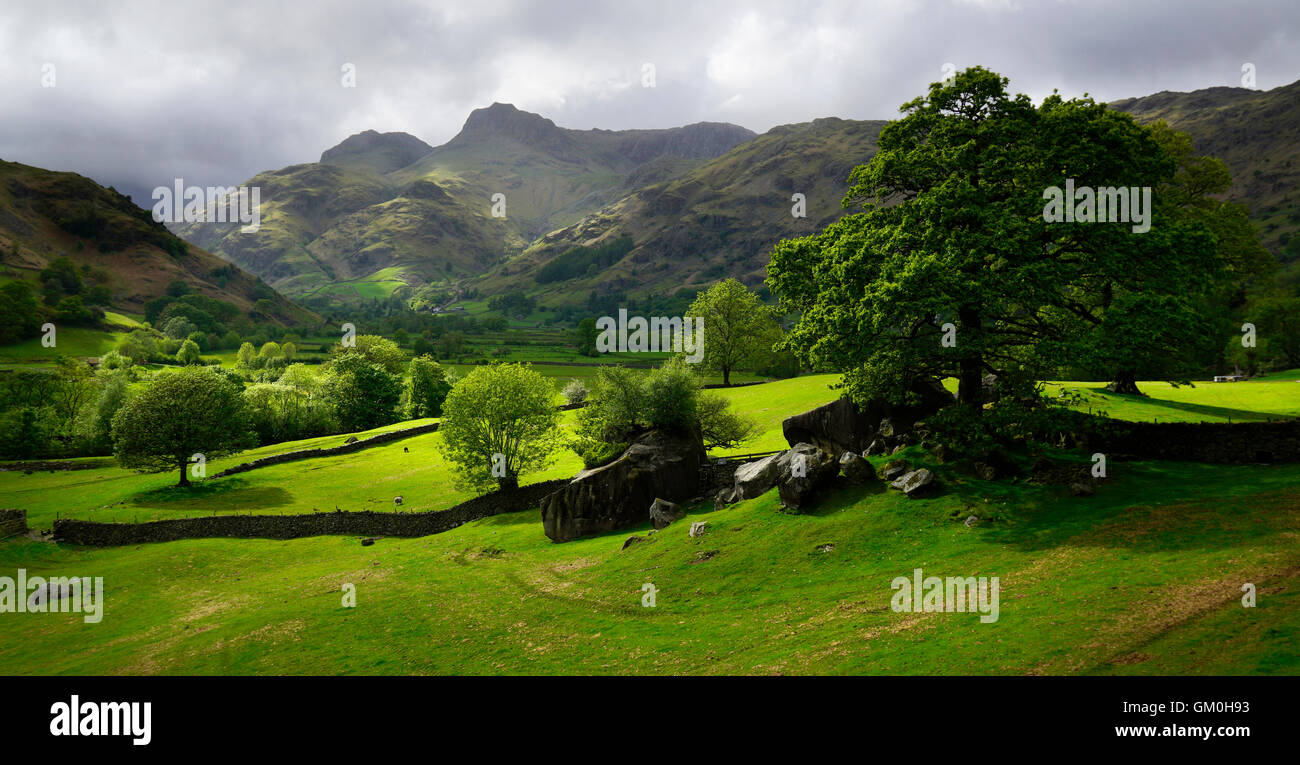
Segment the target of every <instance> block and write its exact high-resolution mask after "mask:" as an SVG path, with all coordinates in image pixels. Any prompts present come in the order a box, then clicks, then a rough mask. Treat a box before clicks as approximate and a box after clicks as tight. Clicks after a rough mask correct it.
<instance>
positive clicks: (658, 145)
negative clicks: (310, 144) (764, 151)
mask: <svg viewBox="0 0 1300 765" xmlns="http://www.w3.org/2000/svg"><path fill="white" fill-rule="evenodd" d="M753 135H754V134H753V133H752V132H750V131H748V130H745V129H744V128H741V127H737V126H735V125H726V124H719V123H700V124H697V125H688V126H685V127H679V128H670V129H662V130H623V131H609V130H571V129H568V128H561V127H557V126H556V125H555V123H553V122H552V121H551V120H548V119H546V118H544V117H541V116H540V115H536V114H532V113H529V112H524V111H521V110H519V109H516V108H515V107H513V106H511V105H508V104H493V105H492V106H489V107H486V108H482V109H476V110H474V111H473V112H472V113H471V114H470V115H469V117H468V119H466V121H465V125H464V127H463V128H462V130H461V131H460V132H459V133H458V134H457V135H456V136H455V137H454V138H453V139H452V140H451V141H448V142H447V143H446V144H444V145H442V146H438V147H436V148H429V147H428V146H427V144H425V143H424V142H422V141H420V140H419V139H417V138H414V137H413V136H409V135H406V134H404V133H377V132H374V131H366V132H364V133H360V134H357V135H354V136H351V137H349V138H348V139H347V140H345V141H343V142H342V143H340V144H339V145H338V146H335V147H333V148H331V149H328V150H326V151H325V152H324V153H323V154H322V155H321V161H320V162H318V163H311V164H305V165H294V166H291V167H286V168H284V169H281V170H277V171H272V172H266V173H261V174H258V175H256V176H254V177H253V178H251V179H249V180H248V181H247V182H245V184H244V185H247V186H256V187H259V188H260V189H261V192H260V193H261V200H262V226H261V229H260V230H259V231H258V232H256V233H251V234H250V233H244V232H242V231H240V230H239V226H238V225H236V224H220V223H191V224H181V225H178V226H176V229H175V230H176V231H177V233H178V234H180V235H181V236H183V237H185V238H186V239H187V240H189V241H192V242H194V243H196V244H198V245H200V246H202V247H204V248H207V249H210V250H212V251H213V252H216V253H218V254H220V255H222V256H223V257H226V258H228V259H230V260H231V261H232V262H234V263H237V264H239V265H241V266H243V267H245V268H247V269H249V270H250V271H252V272H254V273H257V274H259V275H260V276H262V277H263V278H264V279H266V280H267V281H268V282H270V283H271V284H272V285H273V286H275V287H276V288H277V289H280V290H282V291H284V292H285V293H286V294H289V295H291V296H294V297H300V298H303V299H307V300H315V299H317V298H322V297H329V298H331V299H336V300H337V299H343V300H348V299H370V298H375V297H385V296H387V295H391V294H392V293H393V292H395V291H397V290H401V289H403V288H404V287H410V288H413V289H417V288H421V287H424V286H427V285H440V284H441V285H447V284H452V283H456V282H460V281H462V280H465V279H467V278H471V277H477V276H479V275H481V274H483V273H485V272H486V271H488V270H489V269H491V268H492V266H494V265H495V264H497V263H499V262H502V261H504V260H506V259H508V258H510V257H511V256H513V255H515V254H517V253H519V252H521V251H523V250H524V249H525V248H526V247H527V246H528V245H529V243H530V242H532V241H533V240H534V239H535V238H537V237H538V236H539V235H541V234H544V233H546V232H549V231H552V230H554V229H556V228H560V227H563V226H567V225H570V224H572V223H574V222H576V221H579V220H581V219H582V218H583V217H584V216H586V215H587V214H589V213H591V212H594V211H596V210H598V209H600V208H601V207H602V206H604V205H606V204H609V203H610V202H613V201H615V200H617V199H619V198H620V197H622V196H624V195H626V194H627V193H628V192H629V191H631V190H632V188H634V186H629V181H632V182H633V183H636V184H639V183H642V182H646V181H660V180H663V179H667V178H671V177H676V176H678V175H680V174H682V173H684V172H687V171H689V170H690V169H692V168H694V167H696V166H698V165H699V164H701V163H702V162H704V161H707V160H708V159H711V158H713V157H716V156H719V155H720V154H722V153H724V152H726V151H727V150H728V149H730V148H732V147H733V146H735V145H737V144H738V143H741V142H743V141H745V140H748V139H749V138H752V137H753ZM497 194H501V195H503V198H504V212H505V216H504V217H498V216H494V214H493V212H494V210H493V207H494V199H501V198H502V197H496V196H495V195H497ZM413 289H412V290H407V291H406V293H405V294H409V293H410V292H412V291H413Z"/></svg>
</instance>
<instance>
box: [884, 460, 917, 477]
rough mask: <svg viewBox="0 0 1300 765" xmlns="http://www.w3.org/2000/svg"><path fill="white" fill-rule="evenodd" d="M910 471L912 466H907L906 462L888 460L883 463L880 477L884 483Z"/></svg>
mask: <svg viewBox="0 0 1300 765" xmlns="http://www.w3.org/2000/svg"><path fill="white" fill-rule="evenodd" d="M911 469H912V466H911V465H908V464H907V460H890V461H889V462H886V463H885V469H884V470H883V471H882V473H881V476H882V477H883V478H884V479H885V480H886V481H892V480H894V479H895V478H898V477H899V476H901V475H902V474H904V473H906V472H907V471H909V470H911Z"/></svg>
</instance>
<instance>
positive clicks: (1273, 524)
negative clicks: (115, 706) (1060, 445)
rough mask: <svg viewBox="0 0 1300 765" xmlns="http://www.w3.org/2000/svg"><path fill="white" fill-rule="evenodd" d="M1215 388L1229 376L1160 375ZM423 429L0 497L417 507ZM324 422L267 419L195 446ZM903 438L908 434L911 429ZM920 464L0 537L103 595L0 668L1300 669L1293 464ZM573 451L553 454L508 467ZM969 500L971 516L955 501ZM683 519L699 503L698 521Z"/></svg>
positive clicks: (34, 521) (1298, 502)
mask: <svg viewBox="0 0 1300 765" xmlns="http://www.w3.org/2000/svg"><path fill="white" fill-rule="evenodd" d="M834 380H835V378H834V376H829V375H827V376H810V377H804V378H798V379H796V380H786V381H780V382H775V383H770V384H766V385H761V386H752V387H745V388H736V389H731V390H725V391H722V395H724V396H726V397H727V398H729V399H731V400H732V402H733V405H734V406H736V408H737V409H738V410H740V411H742V412H745V413H746V414H748V415H749V416H751V417H752V418H753V419H754V420H755V421H756V422H757V423H758V425H759V431H760V432H759V436H758V438H757V439H756V440H755V442H753V443H751V444H746V445H744V446H743V447H741V448H740V449H738V450H736V451H740V452H750V451H763V450H767V449H772V448H779V447H781V446H783V445H784V441H783V439H781V436H780V424H781V420H782V419H783V418H784V417H786V416H789V415H790V414H794V413H797V412H800V411H805V410H807V409H809V408H811V407H813V406H816V405H818V404H820V403H823V402H825V401H829V400H831V399H833V398H834V397H835V396H836V395H837V393H836V391H834V390H831V389H830V388H829V387H828V386H829V384H830V383H833V382H834ZM1286 384H1288V381H1287V380H1286V379H1285V376H1283V377H1282V378H1279V379H1274V380H1268V381H1263V382H1254V383H1236V384H1230V385H1229V384H1221V385H1220V386H1209V385H1199V386H1197V387H1196V388H1183V389H1177V390H1166V389H1161V388H1159V387H1158V386H1157V385H1156V384H1153V383H1146V384H1143V385H1142V388H1143V390H1146V391H1148V392H1149V393H1151V394H1152V399H1151V401H1147V402H1138V403H1143V405H1145V406H1153V407H1156V408H1158V409H1159V411H1165V409H1166V408H1167V407H1164V406H1163V405H1162V403H1161V402H1174V403H1177V402H1179V401H1182V402H1184V403H1190V404H1198V405H1202V406H1221V407H1224V408H1228V409H1232V410H1234V411H1238V410H1239V411H1244V412H1247V413H1254V414H1258V415H1262V416H1267V415H1268V414H1269V413H1270V412H1272V411H1274V410H1275V409H1279V406H1278V400H1279V396H1280V400H1281V402H1282V404H1283V407H1282V408H1284V406H1285V404H1286V403H1287V400H1286V398H1285V395H1284V391H1285V390H1286V388H1285V387H1283V388H1281V389H1280V390H1278V389H1275V387H1274V386H1285V385H1286ZM1290 384H1293V385H1294V384H1296V383H1290ZM1065 385H1077V386H1078V387H1086V386H1085V385H1081V384H1069V383H1066V384H1065ZM1218 391H1225V393H1222V394H1221V393H1218ZM1229 391H1230V392H1233V395H1235V396H1237V398H1235V399H1231V400H1229V399H1211V400H1208V401H1206V400H1200V401H1198V400H1196V399H1195V398H1184V399H1179V398H1162V397H1163V396H1174V395H1182V396H1190V395H1192V394H1195V393H1197V392H1200V393H1202V394H1206V393H1207V392H1208V394H1209V395H1220V396H1222V395H1226V393H1227V392H1229ZM1291 403H1292V405H1294V401H1292V402H1291ZM1135 405H1136V404H1135ZM1252 407H1255V408H1252ZM1138 413H1139V414H1142V412H1141V411H1139V412H1138ZM1279 413H1281V412H1279ZM571 417H572V413H566V422H568V421H570V419H571ZM1162 418H1163V416H1162ZM1233 418H1234V420H1235V419H1236V418H1237V415H1236V414H1234V415H1233ZM409 426H410V423H402V424H399V425H396V426H390V427H409ZM438 439H439V437H438V435H437V434H436V433H435V434H428V435H424V436H417V437H414V438H411V439H406V440H403V441H399V442H396V443H393V444H388V445H385V446H380V447H376V448H374V449H368V450H364V451H362V452H359V453H355V454H352V455H346V456H340V457H329V458H322V459H315V460H307V461H302V462H295V463H290V464H286V465H280V466H275V467H270V468H265V469H261V470H255V471H252V472H250V473H246V474H241V475H238V476H232V477H230V478H226V479H219V480H214V481H211V482H210V483H209V484H205V485H201V486H200V488H199V489H198V490H196V491H195V492H193V493H181V492H176V491H174V490H172V489H169V488H167V487H168V486H169V485H170V484H171V483H174V481H175V477H174V476H172V475H170V474H165V475H159V476H148V475H140V474H136V473H131V472H128V471H124V470H121V469H118V468H115V467H104V468H99V469H95V470H87V471H76V472H63V473H34V474H31V475H24V474H22V473H14V472H3V473H0V497H2V498H3V499H2V500H0V506H6V507H15V506H16V507H26V508H28V510H29V514H30V516H31V525H32V526H34V527H40V528H48V525H49V523H50V522H51V521H52V520H53V518H54V516H55V514H56V513H58V514H60V515H64V516H66V515H77V516H80V517H88V518H95V519H112V520H132V519H133V518H138V519H139V520H145V519H146V518H167V517H181V516H187V515H195V514H205V513H211V512H258V513H264V512H310V511H311V510H312V509H313V508H315V509H320V510H332V509H333V508H334V506H335V505H336V504H337V505H338V506H339V507H342V508H344V509H349V510H359V509H391V508H392V497H393V496H394V495H397V494H401V495H403V496H404V497H405V505H404V509H407V510H420V509H436V508H440V507H446V506H449V505H450V504H453V503H454V502H456V501H459V500H460V499H463V498H466V497H467V496H468V495H467V494H465V493H462V492H459V491H458V490H457V489H455V487H454V485H453V483H452V475H451V472H450V470H449V469H448V468H447V466H446V465H445V464H444V463H443V462H442V460H441V457H440V455H439V452H440V451H441V449H440V443H439V440H438ZM341 440H342V437H337V436H336V437H330V438H326V439H314V440H313V442H310V443H308V442H298V443H295V444H280V445H276V446H274V447H266V448H265V449H262V450H258V451H256V452H248V453H245V454H243V455H240V456H239V457H237V458H232V459H228V460H222V461H217V462H216V463H214V464H211V465H209V470H210V471H211V472H215V471H217V470H219V469H221V468H222V467H223V466H225V465H226V464H232V463H234V462H237V461H244V460H246V459H249V458H252V457H255V456H260V455H262V454H267V453H274V452H276V451H283V450H288V449H296V448H303V447H304V446H313V445H332V444H334V443H337V442H340V441H341ZM407 448H409V451H405V450H404V449H407ZM903 456H905V457H907V458H909V459H911V460H912V461H913V462H915V463H918V464H925V463H927V460H928V458H927V456H926V455H925V454H924V453H922V452H920V451H919V450H917V449H915V448H913V449H909V450H908V452H907V453H905V455H903ZM884 460H885V458H876V459H875V460H873V461H874V462H875V463H876V464H877V465H879V464H880V463H881V462H883V461H884ZM929 466H930V467H932V468H933V469H935V470H936V471H937V472H938V473H939V475H940V477H941V480H942V482H943V483H944V484H945V486H946V487H947V489H946V491H945V492H944V493H943V494H942V495H941V496H939V497H937V498H934V499H930V500H924V501H916V500H907V499H905V498H903V497H902V496H901V495H899V494H898V493H896V492H892V491H879V490H870V489H851V490H845V491H843V492H841V493H839V494H837V495H835V496H832V497H830V498H828V499H827V501H825V502H824V503H823V504H822V506H821V507H820V508H819V509H818V510H817V511H815V512H813V513H810V514H805V515H788V514H784V513H781V512H778V511H777V499H776V497H775V495H774V493H769V494H768V495H765V496H763V497H760V498H758V499H755V500H751V501H747V502H743V503H740V504H738V505H735V506H732V507H729V508H727V509H724V510H719V511H714V510H713V509H712V506H711V505H709V504H706V505H700V506H697V507H693V508H691V509H690V513H689V515H688V517H687V519H686V520H685V521H680V522H678V523H677V524H675V525H673V526H671V527H669V528H668V529H666V530H664V531H662V532H659V533H657V534H655V535H653V536H650V537H649V538H648V540H647V541H646V542H643V543H641V544H638V545H635V546H633V547H631V548H629V549H628V550H626V551H620V548H621V546H622V543H623V540H624V539H626V537H627V536H628V535H629V534H631V533H637V534H641V535H642V536H645V532H646V529H640V530H628V531H623V532H619V533H613V534H607V535H602V536H598V537H594V538H590V539H585V540H580V541H577V542H571V543H566V544H561V545H556V544H552V543H551V542H550V541H549V540H548V539H547V538H546V537H545V536H544V535H543V534H542V530H541V523H540V519H539V517H538V513H537V511H535V510H534V511H528V512H522V513H514V514H510V515H503V516H497V517H493V518H489V519H485V520H482V521H478V522H475V523H472V524H468V525H466V526H463V527H460V528H458V529H455V530H453V531H450V532H447V533H445V534H439V535H435V536H430V537H425V538H420V539H409V540H400V539H381V540H380V541H379V542H377V543H376V544H375V545H374V546H372V547H362V546H361V545H359V544H358V542H357V540H356V539H355V538H351V537H321V538H312V539H301V540H294V541H289V542H276V541H265V540H191V541H184V542H172V543H166V544H153V545H140V546H135V547H128V548H112V549H86V548H75V547H69V546H64V545H57V544H50V543H46V542H37V541H31V540H27V539H14V540H9V541H5V542H0V573H5V574H6V575H12V574H13V571H14V570H15V569H18V568H24V569H26V570H27V572H28V574H29V575H68V576H73V575H77V576H102V577H104V580H105V589H106V598H107V605H106V613H105V617H104V620H103V622H102V623H100V624H85V623H83V622H82V620H81V618H80V616H79V615H74V614H26V615H21V616H20V615H12V614H10V615H5V616H4V617H3V618H0V673H3V674H43V673H68V674H75V673H90V674H118V673H200V674H206V673H268V672H269V673H321V674H346V673H357V674H373V673H380V674H390V673H391V674H398V673H430V674H434V673H438V674H441V673H637V674H660V673H759V674H766V673H790V674H794V673H830V674H841V673H843V674H849V673H902V674H911V673H918V674H920V673H924V674H935V673H940V674H952V673H971V674H987V673H994V674H1044V673H1047V674H1055V673H1089V674H1114V673H1124V674H1131V673H1179V674H1199V673H1206V674H1224V673H1226V674H1237V673H1266V674H1300V656H1298V655H1297V654H1296V652H1295V650H1294V636H1295V635H1296V634H1298V630H1300V595H1297V593H1298V592H1300V588H1298V587H1297V585H1300V545H1297V544H1296V540H1297V538H1298V535H1300V466H1296V465H1289V466H1214V467H1213V468H1212V469H1207V468H1206V466H1203V465H1196V464H1178V463H1162V462H1139V463H1112V464H1111V466H1110V477H1108V478H1107V479H1106V480H1105V482H1104V484H1103V485H1102V487H1101V489H1100V491H1099V492H1098V494H1097V496H1095V497H1091V498H1084V499H1080V498H1074V497H1071V496H1069V494H1068V492H1067V491H1065V489H1064V488H1062V487H1039V486H1032V485H1028V484H1024V483H1020V482H1017V483H1010V482H997V483H989V482H984V481H980V480H977V479H974V478H972V477H969V476H967V475H964V474H962V473H960V472H957V470H956V469H955V468H954V467H953V466H951V465H938V464H930V465H929ZM578 468H579V464H578V461H577V458H576V457H574V456H572V455H571V454H566V456H565V457H564V458H563V459H562V460H561V461H560V462H559V463H558V464H557V465H555V466H554V468H553V469H551V470H550V471H548V472H546V473H545V474H541V475H536V476H532V477H530V478H529V480H542V479H545V478H551V477H560V476H567V475H572V474H573V473H574V472H576V471H577V469H578ZM969 515H976V516H978V517H980V518H981V519H984V520H983V521H982V522H980V523H977V524H975V525H974V526H972V527H967V526H965V525H964V524H963V523H961V521H962V520H963V519H965V518H967V517H968V516H969ZM696 520H703V521H707V522H708V523H709V530H708V532H707V533H706V534H705V536H704V537H702V538H699V539H691V538H689V537H688V535H687V533H686V530H687V527H688V525H689V524H688V522H689V521H696ZM827 546H830V547H827ZM914 568H922V569H923V570H924V571H925V574H926V575H927V576H929V575H936V576H963V577H965V576H997V577H999V580H1000V584H1001V594H1000V601H1001V602H1000V617H999V619H998V621H997V622H996V623H994V624H981V623H980V622H979V620H978V615H977V614H962V613H920V614H912V613H898V612H894V611H893V610H891V608H890V599H891V597H892V595H893V591H892V590H891V588H890V582H891V581H892V579H893V578H894V577H897V576H909V575H910V574H911V572H912V570H913V569H914ZM1245 582H1250V583H1253V584H1254V585H1255V586H1256V588H1257V591H1258V593H1259V595H1258V606H1257V607H1256V608H1250V609H1248V608H1243V607H1242V605H1241V603H1240V598H1241V585H1242V584H1243V583H1245ZM645 583H651V584H653V586H654V587H655V588H656V589H657V596H656V606H655V607H654V608H643V607H642V606H641V598H642V585H643V584H645ZM344 584H353V585H355V587H356V592H357V607H356V608H344V607H342V605H341V600H340V599H341V596H342V593H341V588H342V587H343V585H344ZM56 645H58V646H76V647H77V649H76V650H53V649H51V648H48V647H50V646H56Z"/></svg>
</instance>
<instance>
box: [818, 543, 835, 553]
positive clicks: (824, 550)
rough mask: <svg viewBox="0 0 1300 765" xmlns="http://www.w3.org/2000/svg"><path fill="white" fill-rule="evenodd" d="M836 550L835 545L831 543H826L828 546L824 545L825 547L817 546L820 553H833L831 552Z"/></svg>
mask: <svg viewBox="0 0 1300 765" xmlns="http://www.w3.org/2000/svg"><path fill="white" fill-rule="evenodd" d="M834 549H835V545H833V544H830V543H829V542H828V543H826V544H824V545H817V551H818V552H824V553H828V552H831V551H832V550H834Z"/></svg>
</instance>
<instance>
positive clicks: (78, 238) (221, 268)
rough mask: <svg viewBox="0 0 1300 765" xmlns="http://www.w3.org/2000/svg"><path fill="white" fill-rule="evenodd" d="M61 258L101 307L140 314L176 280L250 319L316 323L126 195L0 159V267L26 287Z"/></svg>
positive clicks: (70, 176) (63, 174)
mask: <svg viewBox="0 0 1300 765" xmlns="http://www.w3.org/2000/svg"><path fill="white" fill-rule="evenodd" d="M61 257H63V258H67V259H69V260H70V261H72V263H73V264H75V265H76V266H77V267H78V268H79V269H81V270H82V272H83V273H89V274H92V275H93V279H92V280H91V281H94V282H96V284H97V286H100V287H101V288H103V289H104V290H106V294H104V295H103V297H104V300H105V302H104V307H108V308H114V309H117V310H119V311H122V312H124V313H128V314H140V313H142V312H143V310H144V306H145V304H146V303H147V302H148V301H150V300H152V299H154V298H157V297H159V296H161V295H163V294H164V292H165V291H166V289H167V286H168V285H169V284H171V283H172V282H175V281H181V282H185V283H186V284H188V285H190V287H191V288H193V289H194V290H195V291H197V292H198V293H200V294H202V295H205V296H207V297H210V298H214V299H217V300H221V301H224V302H226V303H229V304H231V305H233V306H234V307H235V309H237V310H238V311H239V312H240V313H242V314H244V315H246V316H247V317H249V318H250V319H254V320H269V321H277V322H281V323H285V324H295V323H300V322H304V321H315V320H316V319H317V317H315V316H314V314H312V313H311V312H309V311H306V310H304V309H303V308H301V307H300V306H297V305H295V304H293V303H292V302H290V301H289V300H287V299H285V298H284V297H283V296H282V295H280V294H278V293H277V292H275V291H274V290H273V289H271V288H270V287H268V286H267V285H266V284H265V283H264V282H262V281H261V280H260V279H259V278H257V277H256V276H253V275H252V274H249V273H248V272H246V271H244V270H242V269H240V268H238V267H236V266H233V265H231V264H230V263H228V262H226V261H225V260H223V259H221V258H219V257H217V256H216V255H213V254H211V253H210V252H206V251H204V250H203V249H201V248H200V247H197V246H194V245H192V244H191V245H187V244H186V243H185V242H184V241H183V240H181V239H179V238H178V237H176V236H175V235H174V234H172V233H171V232H170V231H168V230H167V228H166V227H165V226H163V225H162V224H160V223H157V222H155V221H154V220H153V217H152V214H151V213H150V212H149V211H148V210H145V209H143V208H141V207H139V206H138V205H136V204H135V203H134V202H133V200H131V199H130V198H128V197H125V196H123V195H122V194H120V193H118V192H117V191H115V190H113V189H111V188H104V187H102V186H100V185H99V184H97V183H95V182H94V181H92V180H90V179H88V178H84V177H82V176H80V175H77V174H75V173H66V172H53V171H50V170H43V169H41V168H37V167H30V166H27V165H22V164H18V163H15V162H5V161H3V160H0V265H2V266H3V276H4V277H6V278H9V279H20V280H24V281H27V282H29V283H31V284H33V286H35V283H36V281H37V279H38V274H39V273H40V271H41V270H42V269H44V268H46V267H47V266H49V265H50V264H51V263H52V262H53V261H55V260H56V259H57V258H61Z"/></svg>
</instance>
